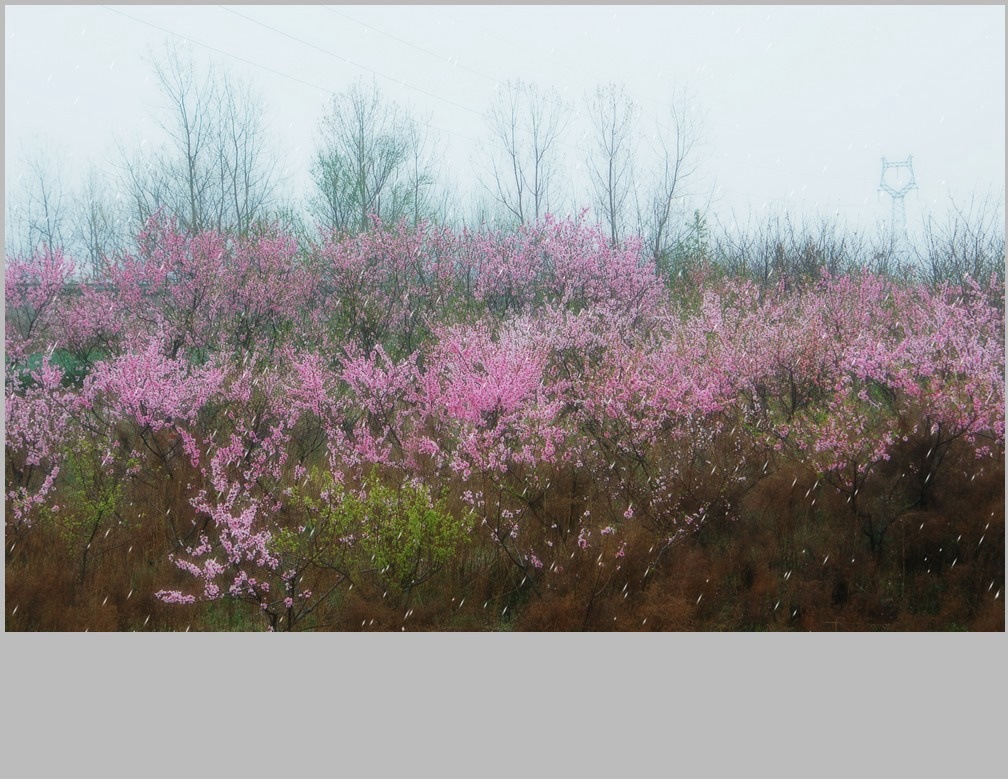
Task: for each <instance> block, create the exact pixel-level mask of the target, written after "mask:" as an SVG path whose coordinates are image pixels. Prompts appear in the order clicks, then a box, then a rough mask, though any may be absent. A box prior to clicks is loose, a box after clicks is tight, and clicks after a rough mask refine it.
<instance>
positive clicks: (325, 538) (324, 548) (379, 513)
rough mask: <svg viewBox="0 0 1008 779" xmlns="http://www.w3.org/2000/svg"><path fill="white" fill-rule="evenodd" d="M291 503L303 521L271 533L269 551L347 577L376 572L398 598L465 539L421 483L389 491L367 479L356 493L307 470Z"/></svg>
mask: <svg viewBox="0 0 1008 779" xmlns="http://www.w3.org/2000/svg"><path fill="white" fill-rule="evenodd" d="M312 488H314V489H312ZM315 491H317V494H318V497H314V496H313V495H311V494H310V493H311V492H315ZM291 499H292V504H293V505H294V506H295V507H296V508H297V509H299V510H300V512H301V513H303V515H304V516H305V517H306V520H305V524H304V525H301V526H299V527H298V528H297V530H294V529H290V528H286V529H284V530H281V531H280V532H277V533H275V534H274V538H273V547H272V548H273V551H274V552H275V553H277V554H279V555H281V557H282V558H283V559H284V560H285V562H287V561H290V562H292V563H293V564H297V562H298V561H305V560H306V559H308V557H309V556H311V558H312V559H313V560H314V561H315V562H316V563H318V564H320V565H323V566H325V567H330V568H335V569H337V570H341V571H343V572H344V573H346V574H347V575H348V576H350V577H351V579H355V580H359V579H361V578H364V577H366V576H368V575H376V576H377V578H378V579H379V581H381V582H383V583H384V584H386V585H388V586H391V587H394V588H396V589H398V590H400V591H401V592H403V593H407V592H409V591H410V590H411V589H413V588H414V587H416V586H417V585H419V584H421V583H423V582H424V581H426V580H427V579H429V578H430V577H431V576H433V575H434V574H435V573H436V572H437V571H438V570H439V569H440V568H441V567H442V566H443V565H444V564H445V563H447V562H448V561H449V560H450V559H452V557H453V556H454V554H455V553H456V552H457V551H458V549H459V546H460V545H461V544H462V543H463V542H464V541H465V540H466V538H467V532H466V526H465V524H464V523H463V522H462V521H460V520H459V519H456V518H455V517H454V516H453V515H452V514H451V512H450V511H449V510H448V509H447V507H446V504H445V501H444V499H443V498H439V499H435V497H434V496H433V495H432V494H431V490H430V488H429V487H428V486H427V485H424V484H419V483H414V482H410V481H406V482H403V483H402V484H399V485H397V486H391V487H390V486H388V485H386V484H383V483H382V482H381V481H380V480H379V479H378V478H377V477H376V476H374V475H372V476H371V477H369V478H368V479H367V480H366V481H365V483H364V485H363V488H362V489H361V490H360V492H357V491H351V490H348V489H346V488H345V487H344V486H342V485H339V484H336V483H335V482H334V480H333V477H332V474H331V473H329V472H328V471H325V470H313V471H312V474H311V476H310V477H309V479H308V481H307V482H306V483H305V485H303V487H302V488H299V489H296V490H293V491H292V493H291Z"/></svg>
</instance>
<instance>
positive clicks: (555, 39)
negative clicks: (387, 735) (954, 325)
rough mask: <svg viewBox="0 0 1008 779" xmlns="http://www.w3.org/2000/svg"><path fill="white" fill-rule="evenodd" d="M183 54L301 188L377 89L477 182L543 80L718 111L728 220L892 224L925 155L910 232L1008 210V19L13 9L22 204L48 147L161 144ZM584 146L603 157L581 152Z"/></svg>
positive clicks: (13, 112) (710, 157)
mask: <svg viewBox="0 0 1008 779" xmlns="http://www.w3.org/2000/svg"><path fill="white" fill-rule="evenodd" d="M173 38H174V39H176V40H183V39H188V40H189V41H191V42H192V44H193V51H194V53H195V54H197V56H199V57H205V58H210V59H212V60H214V61H215V62H216V63H218V64H220V65H223V66H225V67H227V68H228V69H229V70H231V71H232V72H234V73H235V74H240V75H245V76H248V77H249V78H250V79H252V80H253V81H254V83H255V85H256V87H257V88H258V89H259V90H260V91H261V93H262V95H263V97H264V98H265V101H266V116H267V118H268V120H269V123H270V124H269V127H270V131H271V133H272V135H273V137H274V139H275V140H276V143H277V145H278V147H279V148H282V149H283V150H284V152H285V154H286V164H287V166H288V170H289V172H290V174H291V176H292V178H291V181H292V182H293V184H294V185H297V186H301V187H303V186H304V185H305V184H304V183H305V182H306V181H307V168H308V163H309V159H310V155H311V152H312V149H313V147H314V144H315V139H316V137H317V135H316V134H317V128H318V119H319V116H320V114H321V111H322V108H323V104H324V102H325V100H326V98H327V97H328V96H329V95H330V94H331V93H333V92H339V91H341V90H343V89H345V88H346V87H347V86H348V85H349V84H350V83H351V82H352V81H353V80H354V79H356V78H357V77H359V76H365V77H367V78H371V77H374V78H376V79H377V84H378V86H379V88H380V89H381V90H382V92H383V93H384V94H386V95H387V96H388V97H389V98H392V99H395V100H397V101H400V102H401V103H404V104H406V105H408V106H410V107H411V108H412V109H413V110H414V112H415V113H416V114H417V115H425V116H429V117H430V124H431V125H432V126H433V127H434V128H435V129H436V130H437V131H439V132H441V133H443V136H444V142H445V144H446V147H447V153H446V155H445V160H446V162H447V163H448V164H449V165H450V166H451V169H452V172H453V174H454V177H455V178H456V179H458V180H459V181H469V180H471V178H472V173H471V160H472V158H473V155H474V153H475V149H476V142H477V141H478V140H479V139H481V138H485V137H486V135H487V131H486V121H485V119H484V116H483V115H484V114H485V112H486V111H487V108H488V105H489V103H490V100H491V96H492V94H493V90H494V87H495V84H497V83H499V82H503V81H505V80H507V79H513V78H523V79H528V80H534V81H537V82H538V83H540V84H542V85H544V86H551V87H555V88H556V89H557V90H558V91H559V92H560V93H561V94H562V95H563V96H564V97H565V98H567V99H568V100H569V101H570V102H571V104H572V105H573V106H575V107H580V106H581V105H583V104H582V103H581V100H582V98H583V95H584V93H585V92H586V91H588V90H590V89H593V88H594V87H595V85H597V84H599V83H603V82H608V81H614V82H618V83H623V84H625V85H626V87H627V88H628V90H629V91H630V92H631V93H632V94H633V95H634V96H635V97H636V99H637V100H638V101H639V102H640V103H641V104H642V106H643V107H644V108H645V109H646V113H649V114H650V113H654V112H655V111H656V110H658V109H660V108H661V107H662V106H663V105H665V104H667V101H668V99H669V97H670V95H671V94H672V93H673V91H674V90H685V91H686V92H687V93H688V94H689V95H690V96H691V97H690V105H691V106H692V107H693V108H694V109H695V110H696V111H697V112H698V113H700V114H702V115H703V117H704V124H703V132H702V140H703V142H704V145H703V147H702V150H701V151H702V156H701V158H700V162H701V166H700V169H699V175H698V177H697V180H696V182H695V188H696V189H697V190H698V191H705V192H713V193H714V199H713V205H712V206H711V208H712V210H713V211H714V212H715V213H716V214H718V215H719V216H720V217H721V219H722V220H728V219H730V218H731V215H732V213H734V214H735V215H736V216H737V217H739V218H740V219H744V218H745V215H746V214H748V213H750V212H751V211H752V212H755V213H756V214H757V215H759V214H760V213H763V209H765V208H767V207H771V208H773V207H778V208H786V209H788V210H790V211H792V212H794V213H801V212H802V211H803V209H804V210H805V211H809V210H819V211H822V212H825V213H839V214H840V215H841V216H843V217H844V218H845V219H846V220H848V221H849V222H851V223H853V224H856V225H859V226H864V225H866V224H868V223H874V222H875V221H877V220H878V219H880V218H885V217H887V216H888V213H889V208H890V199H889V196H888V195H885V194H884V193H883V194H880V193H879V191H878V190H879V183H880V177H881V169H882V166H881V159H882V157H884V156H885V157H888V158H889V159H890V160H902V159H905V158H906V157H907V156H908V155H913V170H914V174H915V176H916V180H917V184H918V189H917V190H916V191H915V192H912V193H911V194H909V195H908V196H907V198H906V211H907V219H908V222H911V223H912V222H914V221H916V220H919V219H920V218H921V217H922V215H924V214H926V213H927V212H928V211H931V212H932V213H935V214H944V213H945V212H946V209H947V206H948V202H949V195H950V194H951V195H952V196H953V197H955V198H956V200H957V201H962V200H965V199H968V198H969V197H970V196H971V195H973V194H974V193H976V194H978V195H986V194H988V193H990V194H992V195H993V196H994V197H995V198H997V199H998V200H999V201H1001V202H1002V204H1003V199H1004V182H1005V9H1004V7H1003V6H886V7H874V6H804V7H794V6H675V5H667V6H631V7H627V6H536V5H524V6H453V5H445V6H402V5H400V6H380V5H369V6H318V5H314V6H251V5H246V6H212V5H207V6H193V5H189V6H107V7H106V6H48V7H47V6H7V7H6V8H5V29H4V44H5V87H6V90H5V99H6V105H5V156H6V160H5V171H6V178H7V181H6V187H5V191H6V192H8V193H9V192H11V191H12V190H11V185H12V181H16V178H17V176H18V175H19V174H20V173H21V169H20V166H19V159H20V157H21V155H22V152H23V150H25V149H28V148H31V147H32V146H33V145H35V146H38V145H42V147H43V148H45V149H46V150H47V151H48V150H51V151H53V152H57V153H59V154H61V155H63V158H64V159H65V160H66V163H67V164H66V170H67V171H68V173H70V174H71V175H76V174H77V173H79V172H80V170H82V169H83V168H84V167H85V166H86V165H87V164H89V163H92V162H93V163H96V164H99V165H106V164H108V163H109V162H110V161H112V160H113V159H114V158H115V142H116V140H120V141H122V142H125V143H126V144H127V145H134V146H138V145H139V144H140V143H142V142H149V143H157V142H158V141H159V139H160V137H161V136H160V131H159V130H158V128H157V124H156V121H155V119H156V116H157V115H158V111H159V106H160V104H161V98H160V95H159V93H158V91H157V89H156V88H155V79H154V77H153V74H152V69H151V67H150V61H151V58H152V57H153V56H156V55H157V53H158V52H159V51H161V50H163V47H164V44H165V42H166V41H167V40H170V39H173ZM574 126H576V125H574ZM564 151H565V153H566V154H567V155H568V157H569V159H570V161H571V165H572V166H573V164H574V163H576V162H578V161H580V160H581V159H582V158H583V155H581V154H580V152H579V151H578V139H577V137H569V138H568V139H567V144H566V145H565V146H564ZM71 183H72V182H71ZM1002 208H1003V205H1002Z"/></svg>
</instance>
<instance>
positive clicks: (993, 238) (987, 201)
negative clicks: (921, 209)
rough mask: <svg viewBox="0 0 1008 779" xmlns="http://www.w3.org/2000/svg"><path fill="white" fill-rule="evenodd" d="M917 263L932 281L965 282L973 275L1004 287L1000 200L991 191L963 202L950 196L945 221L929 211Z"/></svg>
mask: <svg viewBox="0 0 1008 779" xmlns="http://www.w3.org/2000/svg"><path fill="white" fill-rule="evenodd" d="M917 254H918V263H919V266H920V269H921V273H922V274H923V276H924V278H925V280H926V281H927V282H928V283H929V284H932V285H936V286H937V285H939V284H941V283H942V282H946V281H947V282H950V283H952V284H955V285H958V286H961V287H962V286H965V285H966V284H967V280H969V279H972V280H973V281H975V282H977V283H978V284H987V283H988V282H989V281H990V280H991V278H992V277H993V279H994V280H995V284H996V286H998V287H1001V288H1002V289H1003V288H1004V277H1005V229H1004V209H1003V205H1002V203H1000V202H998V200H997V199H995V198H994V197H992V196H991V195H986V196H983V197H980V198H978V197H977V196H976V195H973V196H971V197H970V200H969V202H968V203H967V204H965V205H960V204H958V203H956V202H955V200H954V199H952V198H951V197H950V198H949V214H948V217H947V219H946V221H945V223H944V224H939V223H938V221H937V220H935V218H934V217H933V216H931V215H929V216H928V219H927V221H926V222H925V225H924V234H923V238H922V241H921V248H920V249H919V250H918V252H917Z"/></svg>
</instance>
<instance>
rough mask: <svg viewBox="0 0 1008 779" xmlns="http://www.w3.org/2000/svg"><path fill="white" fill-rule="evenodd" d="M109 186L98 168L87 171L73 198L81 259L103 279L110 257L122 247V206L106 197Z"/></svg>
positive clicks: (92, 273) (74, 229)
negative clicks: (78, 190)
mask: <svg viewBox="0 0 1008 779" xmlns="http://www.w3.org/2000/svg"><path fill="white" fill-rule="evenodd" d="M110 189H111V186H110V182H109V180H108V177H107V176H104V175H103V174H102V173H101V172H100V171H99V170H98V169H97V168H95V167H92V168H91V169H90V170H88V172H87V174H86V175H85V177H84V180H83V182H82V184H81V189H80V192H79V193H78V195H77V196H76V198H75V207H74V209H73V232H74V235H75V237H76V244H78V245H79V249H80V259H82V260H84V261H86V263H87V266H88V268H89V269H90V274H91V276H92V277H94V278H99V277H101V276H102V274H103V271H104V270H105V264H106V262H107V259H108V257H109V256H111V255H112V254H113V253H114V252H115V251H117V250H119V249H122V248H124V245H125V244H124V238H125V235H124V230H123V228H124V220H123V213H122V211H123V208H122V204H120V203H117V202H116V201H115V199H112V198H110V197H109V196H108V192H109V191H110Z"/></svg>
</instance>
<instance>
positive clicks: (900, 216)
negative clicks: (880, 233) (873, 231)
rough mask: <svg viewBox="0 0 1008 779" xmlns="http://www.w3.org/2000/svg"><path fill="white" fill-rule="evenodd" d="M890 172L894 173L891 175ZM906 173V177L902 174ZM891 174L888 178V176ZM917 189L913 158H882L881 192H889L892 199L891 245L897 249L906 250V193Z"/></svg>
mask: <svg viewBox="0 0 1008 779" xmlns="http://www.w3.org/2000/svg"><path fill="white" fill-rule="evenodd" d="M890 171H893V172H891V173H890ZM902 171H906V176H904V175H903V174H902ZM887 173H888V174H889V175H888V176H887V175H886V174H887ZM911 189H917V180H916V179H915V178H914V172H913V156H909V157H907V158H906V159H905V160H903V161H902V162H889V160H887V159H886V158H885V157H883V158H882V179H881V181H880V182H879V191H882V192H888V193H889V196H890V197H891V198H892V217H891V218H890V220H889V245H890V246H892V247H893V249H896V248H897V247H899V248H900V249H905V248H906V243H907V230H906V205H905V203H904V201H903V199H904V197H905V196H906V193H907V192H909V191H910V190H911Z"/></svg>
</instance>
